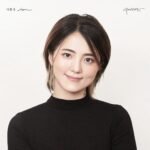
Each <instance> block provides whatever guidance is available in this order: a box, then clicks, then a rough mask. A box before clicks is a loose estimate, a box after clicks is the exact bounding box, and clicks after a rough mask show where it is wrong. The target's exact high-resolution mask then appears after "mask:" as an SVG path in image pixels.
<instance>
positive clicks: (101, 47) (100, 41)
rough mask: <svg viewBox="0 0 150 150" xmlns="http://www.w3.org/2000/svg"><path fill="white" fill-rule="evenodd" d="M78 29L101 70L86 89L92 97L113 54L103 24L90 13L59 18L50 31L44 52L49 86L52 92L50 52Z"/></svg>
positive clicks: (52, 52)
mask: <svg viewBox="0 0 150 150" xmlns="http://www.w3.org/2000/svg"><path fill="white" fill-rule="evenodd" d="M76 31H78V32H79V33H80V34H81V35H82V36H83V37H84V38H85V40H86V42H87V44H88V45H89V47H90V49H91V51H92V52H93V54H94V56H95V58H96V60H97V63H98V64H99V71H98V73H97V75H96V77H95V80H94V82H93V83H92V84H91V85H90V86H89V87H87V89H86V92H87V94H88V95H89V96H91V97H92V94H93V92H94V88H95V87H96V84H97V83H98V81H99V80H100V77H101V75H102V74H103V73H104V71H105V69H106V67H107V65H108V62H109V59H110V54H111V44H110V40H109V37H108V35H107V33H106V31H105V29H104V28H103V26H102V25H101V24H100V22H99V21H98V20H97V19H96V18H95V17H94V16H91V15H89V14H84V15H79V14H69V15H66V16H64V17H63V18H61V19H60V20H58V21H57V22H56V24H55V25H54V26H53V28H52V30H51V31H50V33H49V35H48V37H47V40H46V43H45V47H44V52H43V56H44V60H45V65H46V69H47V71H48V80H47V86H48V88H49V90H50V92H52V91H53V80H54V75H53V68H52V66H51V64H50V63H49V58H48V57H49V54H52V55H53V54H54V51H55V50H56V49H57V47H58V46H59V45H60V44H61V42H62V41H63V40H64V39H65V38H66V37H67V36H68V35H70V34H71V33H73V32H76Z"/></svg>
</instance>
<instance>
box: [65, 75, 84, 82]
mask: <svg viewBox="0 0 150 150" xmlns="http://www.w3.org/2000/svg"><path fill="white" fill-rule="evenodd" d="M66 76H67V78H68V79H69V80H71V81H79V80H81V79H82V78H79V77H78V78H77V77H72V76H68V75H66Z"/></svg>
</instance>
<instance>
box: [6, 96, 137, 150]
mask: <svg viewBox="0 0 150 150" xmlns="http://www.w3.org/2000/svg"><path fill="white" fill-rule="evenodd" d="M136 149H137V148H136V141H135V136H134V131H133V126H132V121H131V118H130V116H129V113H128V112H127V110H126V109H125V108H124V107H123V106H121V105H118V104H111V103H108V102H104V101H102V100H98V99H95V98H91V97H89V96H85V97H84V98H80V99H75V100H65V99H60V98H56V97H54V96H53V95H51V96H50V98H48V100H46V101H45V102H43V103H42V104H39V105H37V106H34V107H32V108H29V109H26V110H24V111H21V112H18V113H17V114H16V115H15V116H14V117H13V118H12V119H11V120H10V122H9V126H8V150H136Z"/></svg>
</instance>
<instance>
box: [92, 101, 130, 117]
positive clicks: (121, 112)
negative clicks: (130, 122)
mask: <svg viewBox="0 0 150 150" xmlns="http://www.w3.org/2000/svg"><path fill="white" fill-rule="evenodd" d="M92 100H93V101H92V103H93V106H94V109H96V110H99V111H102V112H103V113H105V114H107V113H109V114H111V115H113V117H117V118H120V117H121V118H122V117H123V118H124V117H127V118H128V117H130V116H129V113H128V111H127V109H126V108H125V106H123V105H122V104H117V103H111V102H108V101H104V100H100V99H97V98H92Z"/></svg>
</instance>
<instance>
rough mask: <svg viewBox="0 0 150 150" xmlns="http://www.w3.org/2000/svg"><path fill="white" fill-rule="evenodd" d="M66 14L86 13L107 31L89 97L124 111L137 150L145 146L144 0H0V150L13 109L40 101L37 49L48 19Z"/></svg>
mask: <svg viewBox="0 0 150 150" xmlns="http://www.w3.org/2000/svg"><path fill="white" fill-rule="evenodd" d="M70 13H79V14H91V15H93V16H95V17H96V18H97V19H98V20H99V21H100V23H101V24H102V25H103V26H104V28H105V30H106V31H107V33H108V35H109V37H110V40H111V45H112V55H111V59H110V63H109V65H108V67H107V69H106V72H105V74H104V76H103V77H102V78H101V81H100V82H99V84H98V86H97V87H96V90H95V97H96V98H98V99H100V100H103V101H106V102H110V103H114V104H120V105H122V106H123V107H124V108H125V109H126V110H127V111H128V113H129V114H130V116H131V119H132V123H133V127H134V133H135V137H136V143H137V147H138V149H139V150H149V149H150V141H149V139H150V94H149V90H150V2H149V0H124V1H121V0H114V1H111V0H75V1H71V0H62V1H60V0H0V149H1V150H7V128H8V124H9V121H10V119H11V118H12V117H13V116H14V115H15V114H16V113H18V112H20V111H23V110H25V109H28V108H31V107H33V106H35V105H38V104H40V103H43V102H45V101H46V100H47V99H48V98H49V96H50V93H49V91H48V89H47V87H46V79H47V74H46V69H45V66H44V60H43V55H42V53H43V49H44V44H45V40H46V38H47V35H48V33H49V31H50V29H51V28H52V26H53V25H54V23H55V22H56V21H57V20H58V19H60V18H61V17H63V16H64V15H67V14H70Z"/></svg>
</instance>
